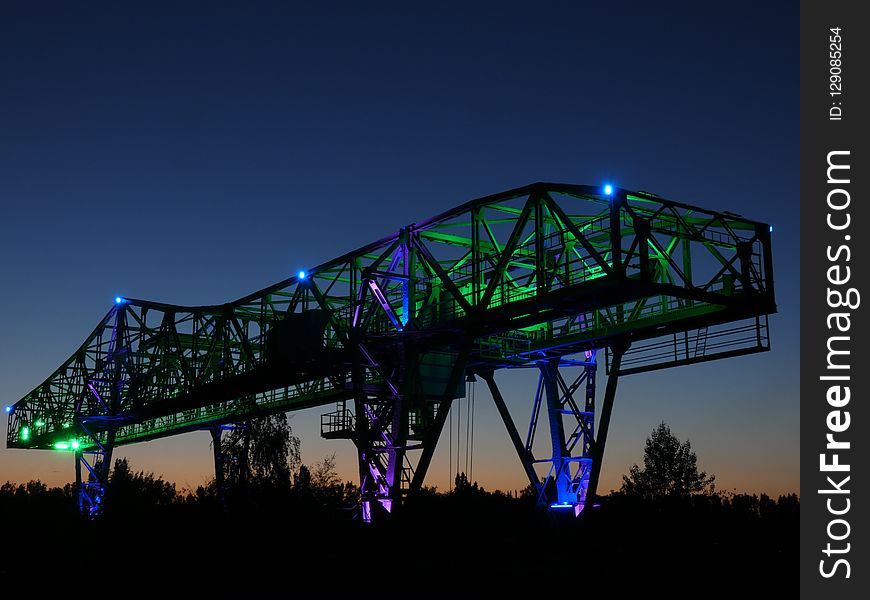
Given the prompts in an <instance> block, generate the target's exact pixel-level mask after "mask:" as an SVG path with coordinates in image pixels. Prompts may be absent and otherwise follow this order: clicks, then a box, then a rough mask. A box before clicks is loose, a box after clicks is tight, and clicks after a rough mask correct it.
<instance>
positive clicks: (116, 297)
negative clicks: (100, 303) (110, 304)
mask: <svg viewBox="0 0 870 600" xmlns="http://www.w3.org/2000/svg"><path fill="white" fill-rule="evenodd" d="M123 301H124V299H123V298H121V296H115V304H121V302H123Z"/></svg>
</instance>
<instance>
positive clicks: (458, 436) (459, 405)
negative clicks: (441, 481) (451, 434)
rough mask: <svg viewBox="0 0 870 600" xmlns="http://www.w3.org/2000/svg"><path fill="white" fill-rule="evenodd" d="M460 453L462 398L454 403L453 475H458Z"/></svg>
mask: <svg viewBox="0 0 870 600" xmlns="http://www.w3.org/2000/svg"><path fill="white" fill-rule="evenodd" d="M461 453H462V398H459V399H458V400H457V402H456V471H455V472H454V475H458V474H459V465H460V459H459V456H460V454H461Z"/></svg>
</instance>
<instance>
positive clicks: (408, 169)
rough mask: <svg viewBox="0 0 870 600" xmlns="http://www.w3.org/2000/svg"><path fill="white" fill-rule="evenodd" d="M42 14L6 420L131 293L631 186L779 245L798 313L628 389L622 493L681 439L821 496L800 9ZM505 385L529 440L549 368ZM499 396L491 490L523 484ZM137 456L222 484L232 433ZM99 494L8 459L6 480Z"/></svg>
mask: <svg viewBox="0 0 870 600" xmlns="http://www.w3.org/2000/svg"><path fill="white" fill-rule="evenodd" d="M30 4H32V3H29V2H24V1H21V2H16V1H13V2H4V3H3V4H2V6H0V57H2V58H0V78H2V81H3V83H4V85H3V91H2V93H0V275H2V279H0V281H2V289H0V403H2V404H12V403H13V402H16V401H17V400H19V399H20V398H21V397H22V396H24V395H25V394H26V393H27V392H28V391H30V390H31V389H32V388H34V387H35V386H36V385H38V384H39V383H41V382H42V381H43V380H44V379H45V377H47V376H48V375H49V374H50V373H51V372H52V371H53V370H54V369H55V368H56V367H57V366H58V365H59V364H60V363H61V362H63V361H64V360H65V359H66V358H67V357H68V356H70V355H71V354H72V353H73V351H74V350H75V349H76V348H77V347H78V345H79V344H80V343H81V342H82V341H83V340H84V338H85V336H86V335H87V334H88V333H89V332H90V331H91V330H92V328H93V327H94V325H95V324H96V323H97V321H98V320H99V319H100V318H101V317H102V316H103V315H104V314H105V312H106V311H107V310H108V309H109V307H110V306H111V303H112V301H113V300H112V299H113V298H114V297H115V295H117V294H121V295H125V296H130V297H135V298H147V299H151V300H157V301H164V302H170V303H177V304H213V303H220V302H224V301H228V300H233V299H235V298H237V297H240V296H242V295H245V294H247V293H249V292H251V291H254V290H256V289H259V288H262V287H264V286H266V285H268V284H270V283H273V282H275V281H278V280H281V279H283V278H285V277H287V276H288V275H290V274H292V273H295V272H297V271H298V270H299V269H300V268H305V267H308V266H312V265H316V264H319V263H321V262H323V261H326V260H328V259H330V258H333V257H335V256H338V255H340V254H343V253H344V252H346V251H349V250H352V249H354V248H356V247H358V246H361V245H362V244H364V243H366V242H369V241H372V240H375V239H378V238H380V237H382V236H383V235H386V234H388V233H391V232H393V231H395V230H397V229H398V228H399V227H400V226H402V225H405V224H408V223H411V222H413V221H419V220H421V219H423V218H425V217H429V216H432V215H434V214H436V213H439V212H441V211H443V210H446V209H449V208H451V207H453V206H455V205H458V204H460V203H462V202H464V201H466V200H468V199H471V198H475V197H479V196H483V195H486V194H490V193H494V192H498V191H502V190H506V189H509V188H513V187H517V186H521V185H525V184H528V183H532V182H535V181H557V182H567V183H581V184H596V183H600V182H603V181H605V180H606V181H610V182H614V183H616V184H617V185H619V186H621V187H625V188H629V189H644V190H650V191H653V192H655V193H658V194H659V195H661V196H664V197H667V198H670V199H673V200H679V201H684V202H689V203H692V204H697V205H699V206H702V207H705V208H709V209H714V210H730V211H733V212H736V213H739V214H742V215H745V216H746V217H748V218H751V219H757V220H761V221H767V222H770V223H772V224H773V225H774V227H775V232H774V238H773V250H774V262H775V267H774V270H775V275H776V292H777V299H778V304H779V310H780V312H779V314H778V315H775V316H774V317H773V318H772V319H771V336H772V345H773V350H772V351H771V352H769V353H765V354H760V355H754V356H750V357H741V358H736V359H729V360H725V361H718V362H714V363H710V364H706V365H696V366H690V367H680V368H676V369H671V370H666V371H660V372H656V373H649V374H641V375H634V376H630V377H626V378H623V379H622V380H621V382H620V384H619V385H620V387H619V392H618V395H617V399H616V404H615V408H614V413H613V421H612V423H611V429H610V433H609V437H608V447H607V454H606V457H605V462H604V468H603V472H602V481H601V489H602V490H603V491H605V492H606V491H607V490H609V489H611V488H616V487H618V486H619V482H620V478H621V476H622V474H624V473H626V472H627V471H628V468H629V466H630V465H631V464H632V463H634V462H640V460H641V454H642V449H643V443H644V439H645V438H646V436H647V435H648V434H649V433H650V431H651V430H652V428H653V427H655V426H656V425H657V424H658V423H659V422H661V421H663V420H664V421H666V422H667V423H668V424H670V425H671V428H672V430H673V432H674V433H675V434H676V435H677V436H678V437H680V438H681V439H686V438H688V439H690V440H691V442H692V446H693V448H694V449H695V450H696V451H697V454H698V458H699V462H700V464H701V467H702V468H704V469H706V470H707V471H708V472H712V473H715V474H716V476H717V484H718V487H720V488H724V489H727V490H732V489H735V488H736V490H737V491H748V492H756V493H757V492H766V493H769V494H773V495H776V494H780V493H786V492H792V491H795V492H796V491H799V485H800V479H799V473H798V453H799V450H798V442H799V434H798V424H799V411H798V407H799V387H798V381H797V370H798V359H799V320H798V313H799V297H798V284H799V265H798V261H797V255H798V243H799V240H798V226H799V220H798V4H797V2H766V3H757V2H729V3H727V4H721V3H717V4H715V5H713V4H708V3H689V2H686V3H675V2H656V3H641V2H637V3H625V2H618V1H614V2H607V3H586V2H573V3H564V4H560V3H548V2H534V3H533V2H498V3H496V2H493V3H456V4H453V3H449V2H448V3H438V7H437V8H436V7H434V5H431V4H430V5H428V6H429V8H427V9H412V8H410V6H409V5H407V4H406V5H404V6H402V7H401V8H397V7H391V8H386V7H384V8H379V7H377V6H370V5H369V4H368V3H366V6H365V7H364V8H363V7H354V8H348V7H340V6H339V5H340V4H341V3H328V5H329V8H315V7H311V6H305V8H299V9H296V8H292V9H291V8H286V7H282V5H283V4H284V3H278V2H239V3H236V4H232V3H220V2H210V3H202V5H201V6H202V7H206V6H207V7H208V10H205V9H203V10H201V11H197V10H192V9H191V10H189V11H188V12H178V9H177V8H171V9H170V6H171V3H165V4H164V3H162V2H156V3H155V2H151V3H144V4H143V3H105V6H103V3H100V2H96V3H91V2H89V3H86V4H80V3H74V4H77V5H78V6H76V8H75V9H72V8H70V6H71V4H69V3H57V4H56V5H55V3H52V2H45V3H39V6H40V7H41V8H40V9H35V8H33V7H32V6H28V5H30ZM63 4H66V6H64V5H63ZM117 4H123V5H125V6H123V7H118V6H117ZM286 4H289V5H292V4H294V3H286ZM297 4H302V3H297ZM316 4H319V3H316ZM323 4H327V3H323ZM354 4H356V3H348V6H353V5H354ZM467 4H474V5H475V6H476V8H474V9H471V8H469V7H468V6H467ZM189 6H196V5H195V4H193V3H191V4H189ZM569 6H570V8H568V7H569ZM726 7H727V8H726ZM602 371H603V369H602ZM499 381H500V382H503V383H504V386H503V391H504V392H505V395H506V400H507V401H508V404H509V406H510V407H511V410H512V411H513V414H514V418H515V420H516V421H517V423H518V426H519V427H520V429H521V430H523V431H524V428H525V426H526V423H527V420H528V415H529V412H530V410H531V401H532V393H533V386H534V383H535V380H534V378H533V373H532V372H520V373H511V374H509V375H502V376H501V377H500V379H499ZM603 387H604V386H603V379H601V380H600V388H599V389H600V394H601V393H603ZM600 394H599V397H600ZM476 396H477V401H476V415H475V434H474V435H475V450H474V479H476V480H478V481H479V482H480V483H481V484H482V485H484V486H485V487H486V488H494V487H500V488H502V489H518V488H521V487H523V486H524V485H525V484H524V476H523V471H522V468H521V467H520V464H519V461H518V459H517V458H516V455H515V453H514V451H513V448H512V446H511V444H510V441H509V439H508V436H507V434H506V433H505V431H504V427H503V425H502V424H501V421H500V420H499V418H498V415H497V413H496V411H495V409H494V407H493V406H492V402H491V399H490V397H489V394H488V392H486V390H485V385H484V384H483V383H479V384H477V390H476ZM328 410H331V407H325V408H324V409H314V410H309V411H303V412H300V413H295V414H294V416H293V418H292V420H291V424H292V426H293V428H294V432H295V433H296V434H298V435H300V436H301V438H302V452H303V460H304V461H305V462H307V463H309V464H310V463H313V462H316V461H318V460H320V459H321V458H322V457H323V456H325V455H327V454H331V453H332V452H335V453H336V457H337V460H338V466H339V469H340V471H341V474H342V475H343V476H344V477H346V478H349V479H355V476H356V475H355V474H356V465H355V460H356V457H355V452H354V450H353V446H352V443H351V442H349V441H326V440H322V439H320V436H319V423H320V418H319V415H320V413H321V412H326V411H328ZM465 412H466V407H465V406H463V414H465ZM4 416H5V415H4ZM454 425H455V421H454ZM5 433H6V421H5V419H3V426H2V435H3V439H5ZM463 435H464V432H463ZM445 441H446V433H445V436H444V437H443V438H442V444H441V445H440V448H439V451H438V452H437V453H436V457H435V461H434V462H433V466H432V468H431V470H430V474H429V478H428V480H427V483H429V484H432V485H437V486H438V487H439V488H440V489H444V488H445V487H447V483H448V475H449V472H450V471H449V468H448V461H447V444H446V443H443V442H445ZM116 456H128V457H129V458H130V459H131V461H132V464H133V467H134V468H136V469H145V470H148V471H154V472H155V473H157V474H162V475H163V476H164V477H166V478H167V479H169V480H173V481H175V482H176V483H177V484H178V485H179V486H180V487H195V486H196V485H199V484H201V483H204V482H205V481H206V480H207V479H208V478H209V477H210V476H211V475H212V462H211V453H210V449H209V436H208V434H207V433H201V432H200V433H191V434H187V435H183V436H177V437H173V438H167V439H163V440H158V441H154V442H149V443H145V444H140V445H134V446H128V447H122V448H121V449H119V450H118V452H117V453H116ZM73 476H74V473H73V459H72V456H71V455H69V454H65V453H56V452H48V451H25V450H7V449H6V448H5V447H3V448H0V482H2V481H5V480H7V479H10V480H13V481H24V480H27V479H31V478H39V479H42V480H43V481H46V482H48V483H50V484H62V483H64V482H67V481H69V480H71V479H72V478H73Z"/></svg>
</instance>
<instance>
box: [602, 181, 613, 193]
mask: <svg viewBox="0 0 870 600" xmlns="http://www.w3.org/2000/svg"><path fill="white" fill-rule="evenodd" d="M612 193H613V186H612V185H610V184H609V183H608V184H607V185H605V186H604V195H605V196H609V195H610V194H612Z"/></svg>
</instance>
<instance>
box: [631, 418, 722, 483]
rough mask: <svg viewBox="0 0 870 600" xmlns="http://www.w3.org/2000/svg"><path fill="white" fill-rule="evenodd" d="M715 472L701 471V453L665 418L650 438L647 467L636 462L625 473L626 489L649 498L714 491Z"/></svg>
mask: <svg viewBox="0 0 870 600" xmlns="http://www.w3.org/2000/svg"><path fill="white" fill-rule="evenodd" d="M715 478H716V477H715V475H710V476H709V477H708V476H707V473H706V472H705V471H700V472H699V471H698V457H697V456H696V455H695V453H694V452H692V446H691V444H690V443H689V442H688V440H687V441H685V442H682V443H681V442H680V440H679V439H677V437H676V436H675V435H674V434H672V433H671V428H670V427H669V426H668V425H666V424H665V423H664V422H662V423H661V424H660V425H659V426H658V427H656V428H655V429H653V431H652V433H651V434H650V436H649V437H648V438H647V439H646V447H645V448H644V452H643V468H640V467H638V466H637V465H636V464H635V465H633V466H632V467H631V469H630V470H629V474H628V476H625V475H623V477H622V492H624V493H625V494H627V495H630V496H639V497H641V498H644V499H646V500H657V499H662V498H688V497H690V496H693V495H697V494H707V493H712V492H713V490H714V486H713V481H714V479H715Z"/></svg>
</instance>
